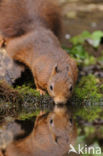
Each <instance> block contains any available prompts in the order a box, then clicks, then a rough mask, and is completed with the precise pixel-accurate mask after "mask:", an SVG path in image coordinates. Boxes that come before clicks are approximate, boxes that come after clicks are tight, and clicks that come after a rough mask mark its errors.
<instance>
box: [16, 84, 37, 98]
mask: <svg viewBox="0 0 103 156" xmlns="http://www.w3.org/2000/svg"><path fill="white" fill-rule="evenodd" d="M16 89H17V91H18V92H19V93H20V94H21V95H27V94H29V95H34V96H40V93H39V92H38V91H37V90H35V89H34V88H31V87H29V86H26V85H23V86H18V87H17V88H16Z"/></svg>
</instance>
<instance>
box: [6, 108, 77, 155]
mask: <svg viewBox="0 0 103 156" xmlns="http://www.w3.org/2000/svg"><path fill="white" fill-rule="evenodd" d="M51 120H53V123H51V122H50V121H51ZM76 136H77V133H76V127H75V124H74V121H72V118H71V113H70V112H68V111H67V110H66V109H64V108H56V109H55V110H54V111H53V112H51V113H49V114H42V115H40V116H39V117H38V118H37V120H36V123H35V127H34V129H33V131H32V133H31V134H30V135H29V136H28V137H27V138H24V139H22V140H20V141H16V142H14V143H12V144H10V145H9V146H8V147H7V149H6V152H5V156H62V155H63V154H65V153H66V152H68V151H69V145H70V144H74V142H75V139H76Z"/></svg>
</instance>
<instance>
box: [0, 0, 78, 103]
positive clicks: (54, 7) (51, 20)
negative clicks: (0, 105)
mask: <svg viewBox="0 0 103 156" xmlns="http://www.w3.org/2000/svg"><path fill="white" fill-rule="evenodd" d="M60 29H61V15H60V8H59V7H58V4H57V3H56V2H54V1H52V0H51V1H50V0H29V1H28V0H22V1H21V0H13V1H12V0H1V1H0V31H1V34H2V37H3V39H4V40H5V41H6V42H7V45H6V50H7V52H8V54H9V55H10V56H11V57H12V58H13V59H14V60H17V61H19V62H22V63H24V64H25V65H27V66H28V67H29V68H30V70H31V71H32V74H33V77H34V81H35V84H36V88H37V90H39V91H40V94H45V92H48V93H49V95H50V96H51V97H52V98H53V100H54V102H55V103H56V104H58V103H64V104H65V103H66V102H67V100H68V99H69V97H70V96H71V95H72V91H73V88H74V85H75V82H76V80H77V75H78V70H77V64H76V62H75V60H74V59H73V58H71V57H70V56H69V55H68V54H67V52H66V51H65V50H63V49H62V48H61V45H60V43H59V40H58V35H59V31H60Z"/></svg>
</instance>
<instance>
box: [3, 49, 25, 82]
mask: <svg viewBox="0 0 103 156" xmlns="http://www.w3.org/2000/svg"><path fill="white" fill-rule="evenodd" d="M24 70H25V68H24V66H23V65H19V64H17V63H16V62H14V61H13V60H12V59H11V58H10V57H9V56H8V54H7V52H6V51H5V50H4V49H1V50H0V80H5V81H6V82H7V83H9V84H10V85H11V84H13V83H14V82H15V80H16V79H18V78H20V76H21V73H22V72H24Z"/></svg>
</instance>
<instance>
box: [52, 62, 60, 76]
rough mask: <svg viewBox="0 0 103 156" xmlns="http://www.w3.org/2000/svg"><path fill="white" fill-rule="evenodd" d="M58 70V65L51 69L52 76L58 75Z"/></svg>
mask: <svg viewBox="0 0 103 156" xmlns="http://www.w3.org/2000/svg"><path fill="white" fill-rule="evenodd" d="M58 72H59V70H58V65H57V64H56V65H55V66H54V67H53V70H52V76H54V75H55V74H56V73H58Z"/></svg>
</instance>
